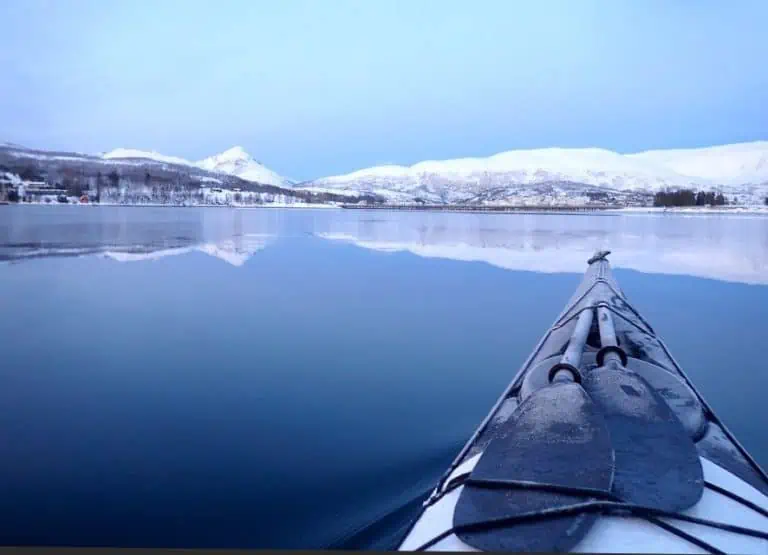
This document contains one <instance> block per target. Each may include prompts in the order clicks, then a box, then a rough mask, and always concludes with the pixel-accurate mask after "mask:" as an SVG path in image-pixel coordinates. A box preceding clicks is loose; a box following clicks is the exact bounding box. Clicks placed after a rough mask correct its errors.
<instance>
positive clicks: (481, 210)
mask: <svg viewBox="0 0 768 555" xmlns="http://www.w3.org/2000/svg"><path fill="white" fill-rule="evenodd" d="M14 205H16V206H78V207H89V206H90V207H94V206H95V207H98V206H109V207H124V208H230V209H238V210H262V209H272V210H275V209H289V210H291V209H292V210H334V209H335V210H362V211H364V210H369V211H374V210H375V211H391V212H450V213H467V214H561V215H589V214H606V215H608V214H612V215H620V214H685V215H764V216H768V206H717V207H704V206H668V207H660V206H625V207H616V206H471V205H461V204H457V205H434V206H418V205H405V206H403V205H400V206H398V205H372V206H365V205H343V204H342V205H337V204H302V203H295V204H258V205H227V204H194V205H178V204H120V203H112V202H99V203H95V202H94V203H83V204H80V203H67V204H65V203H54V202H52V203H44V202H18V203H16V202H0V206H14Z"/></svg>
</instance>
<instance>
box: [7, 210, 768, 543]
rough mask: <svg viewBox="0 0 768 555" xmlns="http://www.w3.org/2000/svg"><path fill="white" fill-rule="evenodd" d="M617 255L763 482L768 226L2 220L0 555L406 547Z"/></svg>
mask: <svg viewBox="0 0 768 555" xmlns="http://www.w3.org/2000/svg"><path fill="white" fill-rule="evenodd" d="M604 247H608V248H611V249H612V250H613V251H614V255H612V257H611V258H612V260H613V262H614V266H616V272H615V273H616V276H617V278H618V280H619V282H620V283H621V285H622V287H623V289H624V290H625V292H626V293H627V295H628V296H629V298H630V300H631V301H632V302H633V303H634V304H635V306H636V307H637V308H638V309H639V310H640V311H641V313H643V315H644V316H645V317H646V318H647V319H648V320H649V321H650V322H651V323H652V324H653V325H654V327H655V328H656V330H657V331H658V332H659V333H660V334H661V335H662V337H663V338H664V339H665V341H666V342H667V344H668V346H669V347H670V349H671V350H672V352H673V354H674V355H675V356H676V358H677V359H678V361H679V362H680V363H681V364H682V365H683V367H684V369H685V370H686V371H687V373H688V374H689V376H690V377H691V378H692V380H693V381H694V382H695V383H696V384H697V386H698V388H699V389H700V391H701V392H702V393H703V395H704V396H705V397H706V398H707V399H708V400H709V402H710V403H711V404H712V405H713V407H714V409H715V410H716V411H717V412H718V414H719V415H720V417H721V418H722V419H723V420H724V421H725V423H726V424H727V425H728V426H729V427H730V428H731V430H732V431H733V432H734V433H735V434H736V436H737V437H738V438H739V439H740V441H741V442H742V443H743V444H744V445H745V446H746V447H747V449H749V450H750V451H751V452H752V454H753V455H754V456H755V457H756V458H757V460H758V461H759V462H761V464H763V465H764V466H765V465H768V442H766V441H765V440H766V432H765V428H764V422H765V419H766V409H765V402H764V399H765V392H766V391H768V367H767V366H766V363H765V362H764V361H765V356H764V349H765V348H766V342H765V339H766V332H765V329H766V321H767V320H768V218H765V217H731V216H687V217H685V216H670V215H656V216H649V215H579V216H567V215H469V214H420V213H396V212H390V213H387V212H378V211H377V212H357V211H336V210H313V211H301V210H293V211H288V210H276V209H274V210H273V209H265V210H230V209H173V208H168V209H163V208H109V207H78V206H72V207H68V206H61V207H13V206H11V207H8V206H6V207H0V260H3V261H4V262H1V263H0V290H1V291H2V294H1V295H0V348H1V349H2V353H3V358H2V363H1V364H0V380H1V383H2V387H0V418H2V427H1V428H0V429H2V433H0V438H1V440H2V457H0V544H38V545H39V544H70V545H119V546H160V547H165V546H172V547H322V546H328V545H334V544H336V545H339V544H340V543H339V541H340V539H342V538H345V537H346V536H347V535H348V534H350V533H351V532H352V531H354V530H356V529H358V528H360V527H362V526H365V525H366V524H368V523H370V522H372V521H377V520H378V521H379V523H380V526H379V527H377V528H374V529H373V532H372V533H371V534H372V535H373V536H378V537H381V538H385V539H386V538H387V537H391V536H390V535H391V529H392V527H394V526H396V525H397V524H398V523H399V522H400V521H401V520H402V519H403V518H405V517H407V516H408V515H409V514H412V512H413V510H414V506H413V504H409V502H410V501H411V500H414V499H416V500H418V498H419V496H420V495H422V494H423V493H424V492H425V491H426V490H427V489H428V488H429V487H430V486H431V485H432V484H433V482H434V480H435V479H437V477H438V476H439V475H440V473H441V472H442V471H443V470H444V469H445V467H446V466H447V465H448V464H449V463H450V461H451V460H452V458H453V457H454V455H455V454H456V452H457V451H458V450H459V449H460V448H461V446H462V445H463V443H464V442H465V441H466V439H467V438H468V436H469V435H470V434H471V432H472V431H473V430H474V429H475V427H476V426H477V425H478V424H479V422H480V421H481V419H482V418H483V417H484V416H485V414H486V413H487V411H488V410H489V409H490V407H491V405H492V404H493V402H494V401H495V400H496V398H497V396H498V395H499V394H500V392H501V391H502V389H503V388H504V387H505V386H506V385H507V383H508V382H509V381H510V379H511V378H512V376H513V375H514V373H515V372H516V371H517V370H518V368H519V366H520V365H521V364H522V362H523V361H524V359H525V358H526V356H527V355H528V354H529V352H530V351H531V350H532V348H533V347H534V345H535V344H536V342H537V341H538V339H539V338H540V337H541V335H543V333H544V332H545V331H546V329H547V328H548V327H549V326H550V325H551V324H552V321H553V320H554V319H555V317H556V316H557V314H558V313H559V311H560V310H561V309H562V307H563V305H564V303H565V302H566V301H567V299H568V298H569V297H570V295H571V293H572V292H573V290H574V289H575V288H576V286H577V285H578V283H579V280H580V278H581V273H582V272H583V271H584V269H585V267H586V264H585V262H586V260H587V258H588V257H589V255H591V254H592V252H593V251H594V250H596V249H598V248H604ZM384 515H390V518H388V519H384V520H383V521H382V520H379V519H380V518H381V517H382V516H384ZM371 534H369V536H368V537H366V538H365V539H361V538H356V539H355V538H353V540H352V541H351V543H349V542H348V543H346V544H345V543H343V542H342V543H341V545H363V544H365V542H368V541H369V540H370V539H371ZM366 545H370V544H366ZM379 545H381V544H379Z"/></svg>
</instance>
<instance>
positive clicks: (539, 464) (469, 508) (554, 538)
mask: <svg viewBox="0 0 768 555" xmlns="http://www.w3.org/2000/svg"><path fill="white" fill-rule="evenodd" d="M499 433H500V435H499V436H498V437H497V438H496V439H494V440H493V441H491V443H489V444H488V447H487V448H486V449H485V451H484V452H483V454H482V455H481V457H480V460H479V461H478V463H477V466H475V468H474V470H473V471H472V474H471V476H470V483H469V484H467V485H465V486H464V489H463V491H462V493H461V495H460V497H459V500H458V502H457V505H456V509H455V511H454V515H453V523H454V526H462V525H468V524H473V523H478V522H481V521H486V520H489V519H496V518H503V517H510V516H515V515H520V514H523V513H530V512H532V511H540V510H542V509H550V508H555V507H562V506H565V505H571V504H574V503H577V502H580V501H584V500H585V499H586V498H587V497H585V496H583V495H570V494H563V493H554V492H551V491H545V490H541V489H514V488H506V487H504V488H501V489H499V488H493V489H490V488H487V487H481V486H476V485H471V481H472V480H478V481H482V480H495V481H499V480H516V481H528V482H538V483H546V484H555V485H560V486H567V487H578V488H590V489H594V490H600V491H603V492H606V493H607V492H608V491H609V490H610V488H611V482H612V477H613V450H612V448H611V441H610V437H609V435H608V430H607V427H606V425H605V422H604V421H603V417H602V416H601V415H600V413H599V411H598V410H596V407H595V405H594V404H593V403H592V402H591V400H590V399H589V397H588V396H587V395H586V393H585V392H584V390H583V389H582V388H581V387H580V386H579V385H577V384H575V383H566V384H556V385H551V386H547V387H544V388H542V389H540V390H538V391H536V392H534V393H533V394H531V395H530V396H529V397H528V398H527V399H526V400H525V401H524V402H523V403H522V404H521V405H520V407H518V409H517V411H516V413H515V414H514V415H513V416H512V417H511V418H510V420H509V421H508V422H507V424H506V425H505V428H504V429H503V430H500V431H499ZM595 518H596V515H591V514H581V515H573V516H568V517H559V518H557V519H552V518H550V519H546V520H540V521H535V522H533V521H527V522H525V523H518V524H514V525H511V526H508V527H505V528H498V529H493V530H477V531H459V532H457V536H458V537H459V538H460V539H461V540H462V541H464V542H465V543H467V544H469V545H471V546H472V547H475V548H477V549H480V550H484V551H567V550H568V549H570V548H571V547H573V546H575V545H576V544H577V543H578V542H579V541H580V540H581V539H582V538H583V537H584V535H585V534H586V532H587V531H588V530H589V528H590V526H591V525H592V523H593V522H594V520H595Z"/></svg>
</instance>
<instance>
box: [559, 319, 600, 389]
mask: <svg viewBox="0 0 768 555" xmlns="http://www.w3.org/2000/svg"><path fill="white" fill-rule="evenodd" d="M593 317H594V316H593V311H592V309H591V308H588V309H586V310H583V311H582V312H581V314H579V318H578V320H576V326H575V327H574V328H573V333H572V334H571V340H570V341H569V342H568V347H567V348H566V349H565V353H564V354H563V358H561V359H560V364H564V365H568V366H572V367H573V368H576V369H578V368H579V364H581V355H582V353H583V352H584V345H585V344H586V342H587V336H588V335H589V330H590V329H591V328H592V318H593ZM573 378H574V377H573V374H572V373H571V372H569V371H568V370H566V369H562V370H559V371H558V372H557V373H555V375H554V376H553V377H552V381H553V382H555V381H558V382H559V381H566V380H567V381H573Z"/></svg>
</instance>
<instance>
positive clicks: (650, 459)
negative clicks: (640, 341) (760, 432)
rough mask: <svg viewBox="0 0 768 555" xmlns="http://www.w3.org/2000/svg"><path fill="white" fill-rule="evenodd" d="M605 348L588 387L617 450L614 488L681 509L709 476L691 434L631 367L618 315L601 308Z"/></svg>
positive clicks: (640, 501)
mask: <svg viewBox="0 0 768 555" xmlns="http://www.w3.org/2000/svg"><path fill="white" fill-rule="evenodd" d="M597 317H598V325H599V329H600V343H601V345H602V348H601V350H600V351H599V352H598V355H597V360H598V364H599V365H600V366H599V367H598V368H596V369H594V370H592V371H590V372H588V373H586V375H585V376H584V378H583V380H582V386H583V387H584V389H585V390H586V391H587V393H589V396H590V397H591V398H592V401H593V402H594V403H595V405H596V406H597V407H598V408H599V411H600V412H601V413H602V415H603V417H604V419H605V423H606V425H607V427H608V430H609V432H610V436H611V443H612V445H613V449H614V451H615V476H614V479H613V490H612V491H613V493H614V494H615V495H616V496H617V497H618V498H619V499H621V500H622V501H624V502H627V503H632V504H637V505H643V506H646V507H653V508H656V509H661V510H665V511H681V510H684V509H687V508H688V507H691V506H693V505H694V504H696V503H697V502H698V501H699V499H701V496H702V494H703V489H704V476H703V471H702V467H701V461H700V460H699V456H698V453H697V451H696V446H695V445H694V443H693V441H692V439H691V437H690V434H689V433H688V432H687V431H686V429H685V428H684V427H683V425H682V424H681V422H680V420H678V418H677V417H676V416H675V414H674V413H673V412H672V409H670V407H669V405H667V403H666V402H665V401H664V399H663V398H662V397H661V395H659V393H658V392H657V391H656V390H655V389H654V388H653V387H651V386H650V384H648V382H647V381H646V380H645V379H644V378H643V377H642V376H641V375H639V374H637V373H635V372H632V371H630V370H628V369H626V368H625V365H626V362H627V359H626V355H625V354H624V352H623V350H621V348H620V347H618V344H617V341H616V333H615V331H614V327H613V318H612V316H611V313H610V310H609V309H608V308H606V307H604V306H600V307H598V309H597Z"/></svg>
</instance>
